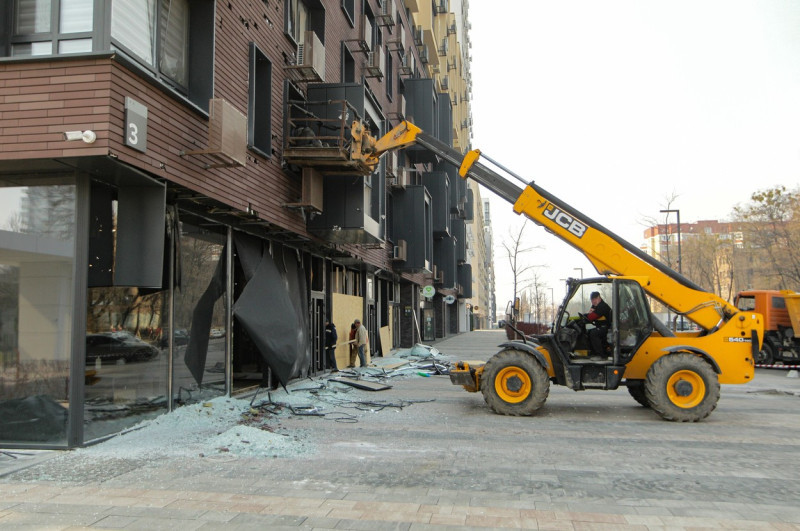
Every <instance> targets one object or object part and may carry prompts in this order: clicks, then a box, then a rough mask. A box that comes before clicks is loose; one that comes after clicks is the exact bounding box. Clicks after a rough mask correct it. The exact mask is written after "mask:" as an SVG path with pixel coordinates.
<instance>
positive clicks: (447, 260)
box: [433, 236, 457, 289]
mask: <svg viewBox="0 0 800 531" xmlns="http://www.w3.org/2000/svg"><path fill="white" fill-rule="evenodd" d="M433 263H434V264H435V265H436V269H437V270H438V271H440V272H442V274H443V276H444V281H443V282H442V285H441V286H440V287H441V288H444V289H450V288H454V287H455V285H456V280H457V278H456V268H457V264H456V240H455V238H453V237H452V236H448V237H446V238H440V239H438V240H434V241H433Z"/></svg>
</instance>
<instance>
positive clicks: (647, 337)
mask: <svg viewBox="0 0 800 531" xmlns="http://www.w3.org/2000/svg"><path fill="white" fill-rule="evenodd" d="M351 132H352V136H353V146H355V148H354V149H353V150H352V151H351V157H352V158H354V159H360V161H361V162H362V163H363V164H364V165H365V167H367V168H373V169H374V168H375V167H376V166H377V164H378V161H379V157H380V156H381V155H382V154H383V153H385V152H387V151H390V150H395V149H401V148H404V147H409V146H411V145H416V146H422V147H424V148H426V149H428V150H430V151H431V152H433V153H435V154H436V155H437V156H438V157H440V158H442V159H444V160H446V161H448V162H450V163H451V164H454V165H455V166H456V167H458V168H459V174H460V175H461V177H462V178H470V179H474V180H475V181H477V182H478V183H479V184H481V185H483V186H484V187H486V188H488V189H489V190H491V191H492V192H494V193H496V194H498V195H499V196H501V197H502V198H504V199H506V200H507V201H509V202H510V203H512V204H513V205H514V207H513V208H514V211H515V212H516V213H517V214H524V215H526V216H527V217H529V218H530V219H531V220H533V221H534V222H535V223H537V224H539V225H542V226H543V227H544V228H545V229H546V230H547V231H548V232H550V233H552V234H554V235H555V236H557V237H558V238H560V239H561V240H563V241H565V242H566V243H568V244H569V245H571V246H572V247H574V248H575V249H577V250H578V251H580V252H581V253H583V254H584V255H585V256H586V257H587V258H588V259H589V261H590V262H591V263H592V264H593V265H594V266H595V268H596V269H597V271H598V272H599V273H600V274H601V275H603V276H601V277H598V278H591V279H570V281H569V284H568V293H567V296H566V299H565V300H564V302H563V303H562V304H561V306H560V307H559V311H558V314H557V316H556V320H555V323H554V325H553V329H552V333H550V334H543V335H536V336H531V337H529V338H524V336H523V338H524V339H522V340H511V341H508V342H506V343H503V344H502V345H500V349H501V350H500V351H499V352H498V353H497V354H495V355H494V356H493V357H492V358H491V359H489V361H488V362H486V364H484V365H479V366H470V365H469V364H468V363H466V362H458V364H457V366H456V367H455V368H454V369H453V370H452V371H451V373H450V380H451V381H452V383H453V384H456V385H462V386H464V388H465V389H467V390H468V391H472V392H477V391H481V392H482V393H483V397H484V399H485V400H486V403H487V404H488V405H489V407H491V409H492V410H494V411H495V412H497V413H501V414H504V415H531V414H533V413H534V412H536V411H537V410H538V409H539V408H541V407H542V405H543V404H544V402H545V400H546V399H547V396H548V393H549V388H550V384H551V383H552V384H556V385H564V386H567V387H569V388H570V389H573V390H575V391H582V390H587V389H606V390H610V389H617V388H618V387H620V386H626V387H627V388H628V391H629V392H630V394H631V396H633V398H634V399H635V400H636V401H637V402H639V403H640V404H642V405H643V406H646V407H650V408H652V409H653V410H654V411H655V412H656V413H658V414H659V415H660V416H661V417H663V418H664V419H667V420H673V421H680V422H694V421H698V420H701V419H704V418H705V417H707V416H708V415H709V414H710V413H711V412H712V411H713V410H714V409H715V408H716V406H717V402H718V401H719V395H720V383H724V384H741V383H747V382H749V381H750V380H752V378H753V375H754V361H753V360H754V358H755V354H757V353H758V351H759V349H760V348H761V338H762V337H763V323H762V317H761V315H760V314H757V313H752V312H745V311H739V310H738V309H737V308H736V307H735V306H732V305H730V304H728V303H727V302H726V301H725V300H723V299H721V298H720V297H717V296H716V295H714V294H713V293H709V292H707V291H706V290H704V289H702V288H701V287H699V286H697V285H696V284H694V283H692V282H691V281H690V280H688V279H687V278H685V277H683V276H682V275H680V274H678V273H677V272H675V271H673V270H671V269H669V268H668V267H666V266H665V265H663V264H661V263H660V262H658V261H656V260H655V259H653V258H652V257H650V256H648V255H647V254H645V253H643V252H642V251H641V250H639V249H638V248H636V247H635V246H633V245H631V244H630V243H628V242H626V241H624V240H623V239H622V238H620V237H619V236H616V235H615V234H613V233H612V232H610V231H609V230H607V229H605V228H603V227H602V226H601V225H600V224H598V223H597V222H595V221H593V220H592V219H591V218H589V217H588V216H586V215H584V214H582V213H580V212H578V211H576V210H575V209H573V208H571V207H570V206H569V205H567V204H566V203H564V202H563V201H561V200H560V199H558V198H556V197H553V196H552V195H551V194H549V193H548V192H546V191H545V190H544V189H542V188H541V187H540V186H538V185H537V184H536V183H534V182H526V181H525V180H524V179H522V178H520V177H519V176H517V175H515V174H513V173H512V172H510V171H509V170H507V169H506V168H503V167H502V166H501V165H500V164H498V163H497V162H495V161H492V160H491V159H489V158H488V157H485V156H483V157H484V158H485V159H486V160H489V161H490V162H491V163H492V164H493V165H494V166H495V167H497V168H499V169H501V170H502V171H503V172H505V173H507V174H508V175H510V176H512V177H514V178H516V179H517V180H519V181H520V182H522V183H523V184H524V186H523V187H520V186H519V185H517V184H515V183H513V182H511V181H510V180H509V179H507V178H504V177H503V176H501V175H500V174H499V173H498V172H497V171H495V170H494V169H491V168H490V167H488V166H486V165H483V164H481V163H479V162H478V159H479V158H480V157H481V156H482V155H481V153H480V151H478V150H473V151H470V152H468V153H467V154H466V155H463V154H462V153H460V152H459V151H458V150H456V149H454V148H451V147H450V146H448V145H447V144H445V143H443V142H441V141H439V140H438V139H436V138H435V137H433V136H431V135H428V134H426V133H424V132H423V131H422V130H420V129H419V128H418V127H416V126H415V125H413V124H412V123H410V122H402V123H400V124H399V125H398V126H397V127H395V128H394V129H393V130H391V131H390V132H389V133H387V134H386V135H384V136H383V137H382V138H380V139H377V140H376V139H374V138H372V137H370V135H369V134H368V133H367V132H366V130H365V128H364V127H363V126H362V125H361V124H360V123H358V122H356V123H354V124H353V127H352V131H351ZM595 291H597V292H599V293H600V294H601V295H602V298H603V299H604V300H605V301H607V302H608V303H609V304H610V306H611V308H612V319H611V324H610V326H609V327H608V333H607V335H606V337H605V338H603V339H604V340H605V341H604V344H605V345H604V346H605V348H606V354H607V355H606V357H605V358H602V359H595V358H596V357H595V356H587V340H586V335H587V328H591V326H592V325H591V324H587V323H586V320H585V319H584V318H583V316H582V315H579V312H580V311H586V310H585V309H586V308H588V306H589V304H588V301H587V300H586V298H585V297H588V294H590V293H591V292H595ZM647 295H650V297H653V298H654V299H657V300H658V301H660V302H662V303H663V304H665V305H666V306H668V307H669V308H670V309H672V311H674V312H676V313H677V314H679V315H683V316H685V317H686V318H688V319H690V320H691V321H693V322H694V323H696V324H697V325H698V326H699V328H700V330H699V331H692V332H678V333H673V332H671V331H670V330H669V329H668V328H667V327H666V326H665V325H664V324H663V323H661V322H660V321H658V320H657V319H656V318H655V317H654V316H653V314H652V313H651V312H650V306H649V304H648V298H647ZM574 317H579V319H574Z"/></svg>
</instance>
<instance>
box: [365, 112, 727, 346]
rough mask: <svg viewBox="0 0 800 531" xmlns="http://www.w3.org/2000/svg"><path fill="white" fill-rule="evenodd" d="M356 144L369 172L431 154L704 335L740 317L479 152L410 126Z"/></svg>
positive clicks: (408, 123)
mask: <svg viewBox="0 0 800 531" xmlns="http://www.w3.org/2000/svg"><path fill="white" fill-rule="evenodd" d="M359 140H360V141H361V142H362V149H363V150H364V153H365V156H364V161H365V162H366V163H367V164H368V165H371V166H372V167H373V168H374V167H376V166H377V164H378V160H379V159H380V156H381V155H382V154H383V153H386V152H387V151H392V150H395V149H401V148H404V147H409V146H412V145H417V146H422V147H424V148H426V149H428V150H430V151H431V152H433V153H435V154H436V155H437V156H439V157H441V158H442V159H444V160H446V161H448V162H450V163H451V164H453V165H454V166H456V167H457V168H459V175H461V177H463V178H470V179H473V180H474V181H476V182H477V183H478V184H481V185H483V186H484V187H486V188H488V189H489V190H491V191H492V192H494V193H495V194H497V195H499V196H500V197H502V198H503V199H505V200H506V201H508V202H509V203H511V204H512V205H513V208H514V211H515V212H516V213H517V214H524V215H526V216H527V217H528V218H530V219H531V220H533V221H534V222H535V223H537V224H539V225H542V226H543V227H545V228H546V229H547V230H548V231H549V232H551V233H553V234H554V235H555V236H557V237H558V238H560V239H561V240H563V241H565V242H566V243H568V244H569V245H571V246H572V247H574V248H575V249H577V250H578V251H580V252H581V253H583V255H584V256H586V258H588V259H589V261H590V262H591V263H592V264H593V265H594V267H595V268H596V269H597V271H598V272H599V273H600V274H602V275H606V276H626V277H637V280H638V281H639V283H640V284H641V285H642V287H643V288H644V290H645V291H646V292H647V293H648V294H649V295H650V296H652V297H653V298H655V299H657V300H659V301H661V302H662V303H663V304H665V305H667V306H668V307H669V308H671V309H672V310H673V311H675V312H676V313H678V314H681V315H685V316H686V317H688V318H689V319H691V320H692V321H694V322H695V323H697V324H698V325H699V326H701V327H702V328H704V329H705V330H712V329H715V328H716V327H718V326H719V325H720V324H721V323H722V322H724V321H727V320H728V319H730V318H731V317H732V316H733V314H735V313H737V312H738V310H737V309H736V307H734V306H732V305H730V304H728V303H727V302H726V301H725V300H724V299H722V298H720V297H718V296H716V295H714V294H713V293H709V292H707V291H705V290H704V289H703V288H701V287H700V286H698V285H696V284H694V283H693V282H691V281H690V280H689V279H687V278H686V277H684V276H683V275H681V274H679V273H677V272H676V271H673V270H672V269H670V268H669V267H667V266H666V265H664V264H662V263H661V262H658V261H657V260H655V259H654V258H653V257H651V256H649V255H647V254H646V253H644V252H642V251H641V250H640V249H638V248H637V247H635V246H633V245H631V244H630V243H628V242H627V241H625V240H624V239H622V238H621V237H619V236H617V235H616V234H614V233H613V232H611V231H609V230H608V229H606V228H604V227H603V226H602V225H600V224H599V223H597V222H595V221H594V220H592V219H591V218H589V217H588V216H586V215H584V214H582V213H581V212H578V211H577V210H575V209H574V208H572V207H571V206H569V205H568V204H567V203H565V202H564V201H562V200H560V199H558V198H557V197H555V196H553V195H551V194H550V193H548V192H547V191H546V190H544V189H543V188H541V187H540V186H538V185H537V184H535V183H534V182H533V181H531V182H527V183H526V181H525V180H524V179H522V178H521V177H519V176H518V175H516V174H514V173H513V172H511V171H510V170H508V169H506V168H503V167H502V166H501V165H499V164H497V163H496V162H494V161H492V160H491V159H489V158H488V157H486V156H483V157H484V158H485V159H487V160H489V161H490V162H492V163H493V164H494V165H495V166H497V167H499V168H501V169H502V170H503V171H505V172H507V173H508V174H509V175H511V176H513V177H514V178H515V179H517V180H519V181H520V182H521V183H523V184H524V186H519V185H517V184H515V183H513V182H511V181H509V180H508V179H507V178H505V177H503V176H501V175H500V174H498V173H497V172H496V171H494V170H492V169H490V168H489V167H487V166H484V165H483V164H481V163H479V162H478V159H479V158H480V157H481V156H482V155H481V153H480V151H478V150H473V151H470V152H468V153H467V154H466V155H464V154H462V153H461V152H459V151H458V150H456V149H454V148H452V147H450V146H448V145H447V144H445V143H444V142H442V141H440V140H438V139H436V138H434V137H432V136H431V135H429V134H426V133H424V132H423V131H422V130H421V129H420V128H418V127H417V126H415V125H414V124H412V123H410V122H408V121H405V122H402V123H400V124H399V125H398V126H397V127H395V128H394V129H392V130H391V131H389V132H388V133H387V134H385V135H384V136H383V137H382V138H380V139H379V140H377V142H365V141H363V139H359Z"/></svg>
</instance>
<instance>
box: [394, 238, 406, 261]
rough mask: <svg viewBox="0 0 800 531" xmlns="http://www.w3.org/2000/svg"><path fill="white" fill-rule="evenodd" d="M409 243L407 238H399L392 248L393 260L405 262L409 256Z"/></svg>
mask: <svg viewBox="0 0 800 531" xmlns="http://www.w3.org/2000/svg"><path fill="white" fill-rule="evenodd" d="M407 248H408V245H407V244H406V241H405V240H397V245H395V246H394V248H393V249H392V260H394V261H396V262H405V261H406V257H407V256H408V251H407Z"/></svg>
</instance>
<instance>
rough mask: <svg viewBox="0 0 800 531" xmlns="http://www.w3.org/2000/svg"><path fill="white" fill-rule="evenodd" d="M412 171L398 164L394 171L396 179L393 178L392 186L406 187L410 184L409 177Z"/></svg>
mask: <svg viewBox="0 0 800 531" xmlns="http://www.w3.org/2000/svg"><path fill="white" fill-rule="evenodd" d="M410 176H411V173H410V172H409V171H408V169H406V168H403V167H402V166H400V165H398V166H397V168H395V171H394V179H392V183H391V186H392V188H395V189H404V188H405V187H406V186H408V185H409V184H411V183H409V178H410Z"/></svg>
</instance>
